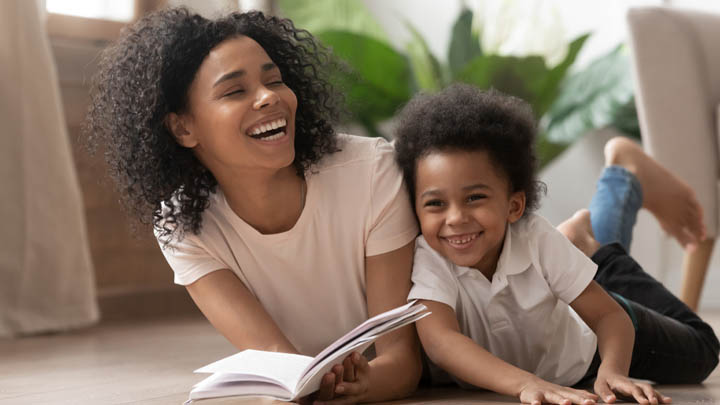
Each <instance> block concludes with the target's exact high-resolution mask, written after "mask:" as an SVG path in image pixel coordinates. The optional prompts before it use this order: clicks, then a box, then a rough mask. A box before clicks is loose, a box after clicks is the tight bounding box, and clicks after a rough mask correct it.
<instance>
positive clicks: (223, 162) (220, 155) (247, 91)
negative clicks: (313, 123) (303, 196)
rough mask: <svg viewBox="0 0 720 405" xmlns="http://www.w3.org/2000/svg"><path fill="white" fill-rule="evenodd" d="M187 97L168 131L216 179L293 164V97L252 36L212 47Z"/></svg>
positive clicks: (295, 106) (230, 40) (232, 39)
mask: <svg viewBox="0 0 720 405" xmlns="http://www.w3.org/2000/svg"><path fill="white" fill-rule="evenodd" d="M188 101H189V103H188V104H189V107H188V111H187V112H186V113H183V114H180V115H177V116H175V118H174V119H173V118H171V120H170V121H171V123H170V126H171V129H172V130H173V133H174V134H175V137H176V139H177V140H178V142H179V143H180V144H181V145H183V146H186V147H189V148H193V150H194V152H195V154H196V156H197V157H198V158H199V159H200V161H201V162H202V163H203V164H204V165H205V166H206V167H207V168H208V169H210V171H211V172H213V174H215V176H216V177H220V175H221V174H222V173H225V172H236V170H237V169H241V170H266V169H270V170H273V169H274V170H277V169H280V168H285V167H288V166H290V165H291V164H292V162H293V160H294V158H295V148H294V140H295V111H296V110H297V98H296V97H295V93H293V91H292V90H290V88H289V87H287V86H286V85H285V83H284V82H283V79H282V75H281V74H280V69H278V67H277V66H276V65H275V63H273V61H272V60H271V59H270V57H269V56H268V55H267V53H266V52H265V50H264V49H263V48H262V47H261V46H260V45H259V44H258V43H257V42H255V41H254V40H253V39H251V38H249V37H245V36H241V37H236V38H231V39H228V40H225V41H223V42H221V43H220V44H219V45H217V46H216V47H215V48H213V49H212V50H211V51H210V53H209V54H208V56H207V57H206V58H205V60H204V61H203V63H202V65H200V68H199V69H198V71H197V73H196V75H195V79H194V80H193V82H192V84H191V85H190V88H189V90H188Z"/></svg>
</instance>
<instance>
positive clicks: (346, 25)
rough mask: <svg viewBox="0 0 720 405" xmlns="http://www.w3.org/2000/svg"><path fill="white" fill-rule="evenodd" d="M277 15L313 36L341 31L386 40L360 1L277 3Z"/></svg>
mask: <svg viewBox="0 0 720 405" xmlns="http://www.w3.org/2000/svg"><path fill="white" fill-rule="evenodd" d="M276 1H277V6H278V8H279V12H280V15H282V16H284V17H287V18H290V19H291V20H292V21H293V23H294V24H295V25H296V26H297V27H300V28H303V29H306V30H308V31H310V32H311V33H313V34H315V33H318V32H320V31H328V30H344V31H352V32H355V33H358V34H365V35H367V36H369V37H372V38H375V39H378V40H382V41H387V40H388V37H387V34H386V33H385V30H383V28H382V27H381V26H380V24H379V23H378V22H377V20H376V19H375V17H373V15H372V14H371V13H370V11H369V10H368V8H367V6H366V5H365V3H363V2H362V1H361V0H313V1H298V0H276Z"/></svg>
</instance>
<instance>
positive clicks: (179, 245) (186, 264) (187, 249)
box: [156, 232, 228, 285]
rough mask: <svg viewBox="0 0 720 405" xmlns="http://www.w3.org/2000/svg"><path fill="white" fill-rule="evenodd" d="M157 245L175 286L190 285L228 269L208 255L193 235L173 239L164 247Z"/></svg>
mask: <svg viewBox="0 0 720 405" xmlns="http://www.w3.org/2000/svg"><path fill="white" fill-rule="evenodd" d="M156 237H157V232H156ZM158 243H159V244H160V249H161V250H162V253H163V255H164V256H165V260H167V262H168V264H169V265H170V268H172V270H173V272H174V273H175V277H174V282H175V284H179V285H188V284H192V283H194V282H195V281H197V280H198V279H199V278H201V277H203V276H205V275H207V274H209V273H212V272H213V271H215V270H220V269H225V268H228V266H227V265H225V264H223V263H221V262H220V261H219V260H217V259H215V258H214V257H213V256H211V255H210V254H209V253H208V251H207V249H206V248H205V247H204V245H203V244H202V242H201V241H200V238H198V236H197V235H195V234H192V233H189V232H188V233H185V234H184V235H183V238H182V239H181V240H177V239H173V240H172V241H170V243H168V244H167V245H165V246H163V243H162V242H160V241H159V240H158Z"/></svg>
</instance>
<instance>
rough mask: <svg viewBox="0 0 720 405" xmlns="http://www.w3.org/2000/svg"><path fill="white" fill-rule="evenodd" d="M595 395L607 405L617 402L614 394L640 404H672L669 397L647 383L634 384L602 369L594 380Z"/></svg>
mask: <svg viewBox="0 0 720 405" xmlns="http://www.w3.org/2000/svg"><path fill="white" fill-rule="evenodd" d="M595 393H597V394H598V395H599V396H600V398H602V399H603V401H605V402H607V403H609V404H611V403H614V402H615V401H616V400H617V398H616V396H615V393H618V394H621V395H624V396H627V397H632V398H635V400H636V401H637V402H638V403H640V404H653V405H655V404H658V403H660V404H669V403H670V402H672V399H671V398H670V397H668V396H665V395H662V394H661V393H659V392H657V391H655V389H654V388H653V387H652V386H651V385H650V384H648V383H644V382H635V381H633V380H631V379H630V378H628V377H627V376H625V375H623V374H620V373H615V372H609V371H608V372H605V371H603V370H602V369H601V370H599V371H598V376H597V378H596V379H595Z"/></svg>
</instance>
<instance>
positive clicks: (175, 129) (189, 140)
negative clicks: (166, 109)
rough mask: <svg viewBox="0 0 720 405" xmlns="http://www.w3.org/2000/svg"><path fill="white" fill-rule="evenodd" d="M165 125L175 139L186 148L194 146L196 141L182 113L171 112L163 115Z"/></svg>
mask: <svg viewBox="0 0 720 405" xmlns="http://www.w3.org/2000/svg"><path fill="white" fill-rule="evenodd" d="M165 126H166V127H167V129H168V130H170V133H172V134H173V137H175V141H176V142H177V143H179V144H180V145H181V146H184V147H186V148H194V147H195V146H197V144H198V141H197V138H196V137H195V135H194V134H193V133H192V131H190V129H189V125H188V122H187V118H186V117H185V116H184V115H179V114H177V113H174V112H171V113H169V114H168V115H166V116H165Z"/></svg>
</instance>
